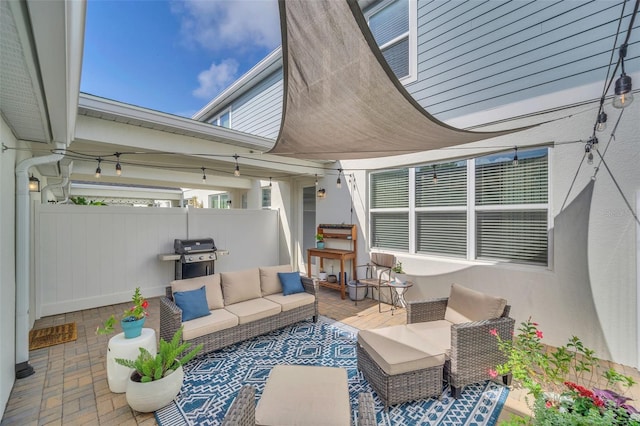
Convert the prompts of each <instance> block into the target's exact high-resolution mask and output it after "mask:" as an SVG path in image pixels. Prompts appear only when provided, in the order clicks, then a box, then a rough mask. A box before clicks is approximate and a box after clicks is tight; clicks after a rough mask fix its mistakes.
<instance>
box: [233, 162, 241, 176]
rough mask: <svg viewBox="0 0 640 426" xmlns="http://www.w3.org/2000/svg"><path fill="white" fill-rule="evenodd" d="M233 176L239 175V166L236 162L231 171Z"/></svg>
mask: <svg viewBox="0 0 640 426" xmlns="http://www.w3.org/2000/svg"><path fill="white" fill-rule="evenodd" d="M233 175H234V176H240V166H238V165H237V164H236V169H235V170H234V171H233Z"/></svg>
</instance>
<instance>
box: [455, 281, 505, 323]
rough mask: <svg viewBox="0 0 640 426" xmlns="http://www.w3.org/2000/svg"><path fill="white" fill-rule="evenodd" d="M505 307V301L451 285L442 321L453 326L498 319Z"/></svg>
mask: <svg viewBox="0 0 640 426" xmlns="http://www.w3.org/2000/svg"><path fill="white" fill-rule="evenodd" d="M506 305H507V301H506V300H505V299H502V298H500V297H495V296H490V295H488V294H484V293H480V292H479V291H475V290H471V289H469V288H466V287H463V286H461V285H458V284H453V285H452V286H451V293H450V295H449V301H448V303H447V309H446V311H445V313H444V319H445V320H447V321H450V322H452V323H453V324H462V323H465V322H473V321H482V320H488V319H493V318H499V317H500V316H502V313H503V312H504V308H505V306H506Z"/></svg>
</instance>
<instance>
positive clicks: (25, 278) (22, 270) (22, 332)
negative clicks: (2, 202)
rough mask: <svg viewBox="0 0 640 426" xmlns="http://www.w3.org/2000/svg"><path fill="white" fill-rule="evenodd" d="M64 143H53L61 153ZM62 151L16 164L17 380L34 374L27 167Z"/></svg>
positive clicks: (54, 158) (57, 157) (53, 158)
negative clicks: (30, 331)
mask: <svg viewBox="0 0 640 426" xmlns="http://www.w3.org/2000/svg"><path fill="white" fill-rule="evenodd" d="M65 148H66V145H65V144H62V143H56V150H60V151H62V152H64V149H65ZM63 157H64V154H51V155H45V156H42V157H31V158H27V159H26V160H23V161H21V162H20V163H18V165H16V379H22V378H24V377H28V376H30V375H32V374H33V373H34V370H33V367H31V366H30V365H29V329H30V328H31V325H30V324H29V286H30V276H29V272H30V268H29V264H30V244H31V232H30V224H31V221H30V216H31V215H30V208H29V207H30V206H29V201H30V198H29V169H30V168H31V167H33V166H38V165H41V164H48V163H54V162H57V161H59V160H61V159H62V158H63Z"/></svg>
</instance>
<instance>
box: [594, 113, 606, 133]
mask: <svg viewBox="0 0 640 426" xmlns="http://www.w3.org/2000/svg"><path fill="white" fill-rule="evenodd" d="M606 128H607V113H606V112H604V111H602V112H601V113H600V114H598V124H596V131H597V132H604V129H606Z"/></svg>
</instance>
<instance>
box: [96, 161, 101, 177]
mask: <svg viewBox="0 0 640 426" xmlns="http://www.w3.org/2000/svg"><path fill="white" fill-rule="evenodd" d="M101 161H102V159H100V158H98V167H97V168H96V177H97V178H99V177H100V176H102V169H101V168H100V162H101Z"/></svg>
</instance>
